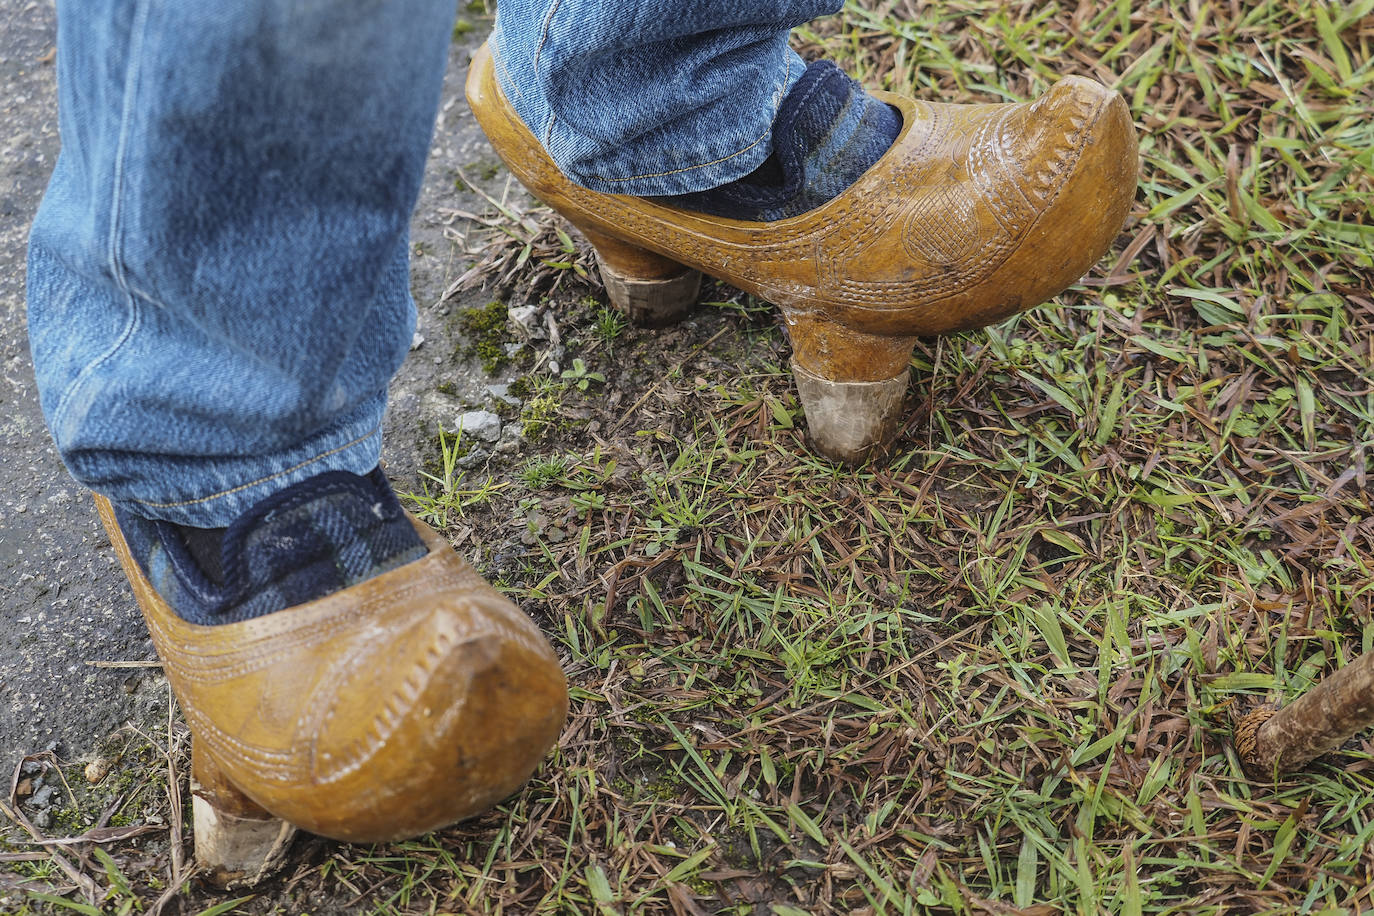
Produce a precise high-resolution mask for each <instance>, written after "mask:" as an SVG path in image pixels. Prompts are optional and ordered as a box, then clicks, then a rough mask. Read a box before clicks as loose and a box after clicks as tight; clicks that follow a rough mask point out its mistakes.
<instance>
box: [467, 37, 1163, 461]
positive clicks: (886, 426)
mask: <svg viewBox="0 0 1374 916" xmlns="http://www.w3.org/2000/svg"><path fill="white" fill-rule="evenodd" d="M875 95H876V97H878V98H880V99H882V100H883V101H885V102H888V103H889V104H891V105H893V106H895V107H896V108H897V109H898V110H900V111H901V113H902V116H903V118H904V121H905V124H904V127H903V130H902V133H901V135H900V136H899V137H898V139H897V141H896V142H895V143H894V144H893V146H892V148H891V149H890V150H888V152H887V153H886V154H885V155H884V156H883V157H882V158H881V159H880V160H879V161H878V162H877V163H876V164H875V165H874V166H873V167H872V168H870V169H869V170H868V171H867V172H866V173H865V174H864V175H863V176H862V177H861V178H860V179H859V180H858V181H857V182H855V183H854V184H853V185H852V186H851V187H850V188H849V189H848V190H846V191H845V192H844V193H842V194H841V195H840V196H838V197H836V198H835V199H834V200H832V201H830V202H829V203H827V204H825V205H823V206H821V207H818V208H816V209H815V210H812V211H809V212H807V213H804V214H802V215H800V216H796V217H792V218H791V219H786V220H779V221H777V222H767V223H751V222H743V221H740V220H732V219H726V218H723V217H717V216H708V215H705V214H700V213H693V212H690V211H686V210H681V209H675V208H672V207H667V206H663V205H661V204H658V203H655V202H653V200H652V199H647V198H641V197H628V196H624V195H617V194H603V193H599V192H596V191H590V190H587V189H586V188H583V187H580V186H578V185H576V184H574V183H573V182H571V181H570V180H568V179H567V178H566V177H565V176H564V175H563V174H562V173H560V172H559V170H558V168H557V167H556V166H555V165H554V163H553V160H552V159H550V158H549V156H548V154H547V153H546V152H545V151H544V149H543V147H542V146H541V145H540V144H539V142H538V140H537V139H536V138H535V137H534V135H533V134H532V133H530V131H529V130H528V128H526V126H525V124H524V123H523V122H522V121H521V120H520V118H519V116H518V115H517V114H516V113H515V110H514V109H513V108H512V107H511V106H510V104H509V103H508V102H507V101H506V98H505V96H504V95H503V94H502V92H501V88H500V86H499V84H498V82H497V80H496V75H495V68H494V67H493V62H492V57H491V53H490V51H489V49H488V48H487V47H486V46H483V48H482V49H481V50H479V51H478V53H477V54H476V56H475V57H474V58H473V61H472V66H471V69H470V70H469V71H468V79H467V97H468V103H469V104H470V105H471V106H472V110H473V112H474V113H475V114H476V116H477V120H478V122H479V123H480V124H481V126H482V129H483V130H484V131H485V132H486V134H487V138H488V139H489V140H490V141H491V144H492V146H493V147H494V148H495V149H496V152H497V154H498V155H500V157H501V158H502V159H503V160H504V161H505V163H506V164H507V166H509V168H510V170H511V172H512V173H513V174H514V175H515V176H516V178H518V179H519V180H520V181H521V182H523V183H524V185H525V186H526V187H527V188H529V190H530V191H531V192H532V193H533V194H534V195H535V196H536V197H538V198H540V199H541V200H543V201H544V202H545V203H547V204H548V205H549V206H551V207H553V208H554V209H555V210H557V211H558V212H560V213H562V214H563V215H564V216H565V217H567V218H568V220H569V221H571V222H572V223H573V224H574V225H576V226H577V227H578V228H579V229H581V231H582V232H583V233H584V234H585V235H586V236H587V238H588V239H589V240H590V241H591V243H592V245H593V246H594V247H595V248H596V252H597V257H598V260H599V262H600V265H601V275H602V279H603V280H604V281H605V285H606V290H607V293H608V294H609V296H610V298H611V300H612V302H614V303H615V304H616V305H617V306H619V307H621V308H622V309H624V310H625V311H627V312H628V313H629V314H630V316H631V318H633V319H635V320H637V321H639V322H640V323H642V324H649V325H659V324H665V323H668V322H670V321H672V320H674V319H675V318H677V317H679V316H680V315H681V314H683V312H684V311H685V310H686V309H688V308H690V307H691V305H692V304H693V303H694V302H695V299H696V295H697V287H698V283H699V279H700V278H699V276H698V274H697V272H698V271H701V272H704V273H707V274H709V275H711V276H713V277H717V278H719V279H722V280H725V281H726V282H728V283H731V284H733V285H735V286H737V287H739V288H740V289H743V290H745V291H747V292H750V293H753V294H754V295H756V296H758V297H760V298H762V299H765V300H767V301H769V302H772V303H774V304H775V305H777V306H779V307H780V308H781V309H782V312H783V317H784V319H785V321H786V323H787V327H788V331H789V334H790V337H791V341H792V348H793V369H794V372H795V375H796V378H797V385H798V389H799V393H800V395H801V399H802V403H803V405H804V407H805V408H806V416H807V423H808V425H809V427H810V431H811V435H812V438H813V440H814V441H815V443H816V446H817V448H818V449H819V450H820V451H821V452H822V453H824V454H826V455H828V456H830V457H832V458H836V459H839V460H844V461H851V462H853V461H860V460H862V459H863V458H865V457H866V456H867V455H869V454H870V453H871V452H873V451H874V450H878V449H881V448H883V447H885V446H886V445H887V444H888V443H889V441H890V439H891V437H892V435H893V434H894V433H895V430H896V426H897V423H898V420H899V419H900V417H901V409H902V401H903V397H904V395H905V392H906V388H907V367H908V364H909V362H910V358H911V350H912V348H913V346H914V345H915V340H916V338H917V337H921V336H926V335H931V334H941V333H945V332H949V331H959V330H965V329H969V328H976V327H982V326H984V325H987V324H990V323H992V322H994V321H998V320H1000V319H1002V318H1005V317H1007V316H1008V315H1011V314H1014V313H1015V312H1018V311H1021V310H1023V309H1027V308H1030V307H1032V306H1035V305H1037V304H1039V303H1041V302H1044V301H1045V300H1046V299H1048V298H1050V297H1051V296H1054V295H1055V294H1057V293H1059V292H1060V291H1062V290H1063V289H1064V288H1066V287H1067V286H1069V285H1070V284H1071V283H1073V282H1074V281H1076V280H1077V279H1078V278H1079V277H1080V276H1082V274H1083V273H1084V272H1085V271H1086V270H1087V269H1088V268H1089V267H1090V266H1092V264H1093V263H1094V262H1095V261H1097V259H1098V258H1100V257H1101V256H1102V254H1103V253H1104V252H1105V251H1106V250H1107V248H1108V246H1109V245H1110V244H1111V241H1112V239H1113V238H1114V237H1115V236H1116V234H1117V233H1118V232H1119V231H1120V229H1121V225H1122V222H1123V221H1124V220H1125V217H1126V212H1127V210H1128V209H1129V207H1130V203H1131V200H1132V198H1133V197H1134V196H1135V187H1136V172H1137V169H1138V165H1137V153H1136V135H1135V129H1134V127H1133V126H1132V124H1131V119H1130V116H1129V113H1128V111H1127V108H1126V104H1125V102H1124V101H1123V100H1122V99H1121V97H1120V96H1119V95H1117V94H1116V93H1114V92H1112V91H1110V90H1108V89H1107V88H1105V87H1104V86H1101V85H1100V84H1098V83H1095V82H1093V81H1092V80H1088V79H1083V78H1081V77H1068V78H1066V79H1063V80H1061V81H1060V82H1058V83H1056V84H1055V85H1054V86H1053V87H1052V88H1051V89H1050V90H1049V91H1048V92H1046V93H1045V95H1043V96H1042V97H1041V98H1039V99H1037V100H1035V101H1033V102H1028V103H1024V104H1005V105H947V104H938V103H930V102H920V101H916V100H913V99H909V98H903V97H900V96H896V95H892V94H890V93H875Z"/></svg>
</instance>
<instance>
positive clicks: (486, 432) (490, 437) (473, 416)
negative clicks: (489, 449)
mask: <svg viewBox="0 0 1374 916" xmlns="http://www.w3.org/2000/svg"><path fill="white" fill-rule="evenodd" d="M458 430H459V432H460V433H462V435H463V436H465V437H467V436H470V437H472V438H474V439H478V440H480V441H482V442H495V441H496V440H497V439H499V438H500V437H501V418H500V417H498V416H497V415H496V414H494V413H492V412H491V411H490V410H469V411H468V412H467V413H465V414H463V415H461V416H460V417H458Z"/></svg>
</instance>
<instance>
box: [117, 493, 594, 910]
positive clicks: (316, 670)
mask: <svg viewBox="0 0 1374 916" xmlns="http://www.w3.org/2000/svg"><path fill="white" fill-rule="evenodd" d="M96 504H97V508H98V509H99V512H100V518H101V520H102V521H103V522H104V524H105V530H106V531H107V532H108V533H109V535H110V540H111V542H112V543H113V545H114V548H115V552H116V553H117V554H118V556H119V560H120V563H121V564H122V565H123V567H124V572H125V574H126V575H127V576H128V578H129V582H130V583H131V584H132V586H133V590H134V594H135V596H136V597H137V599H138V603H139V607H140V608H141V609H142V611H143V616H144V619H145V620H146V621H147V624H148V630H149V632H150V633H151V634H152V637H153V644H154V645H155V646H156V647H157V652H158V655H159V656H160V657H161V658H162V661H163V667H164V670H165V672H166V674H167V679H168V680H169V681H170V682H171V685H172V690H173V691H174V692H175V693H176V696H177V699H178V700H179V701H180V703H181V709H182V712H183V714H184V715H185V717H186V722H187V724H188V725H189V726H190V728H191V733H192V736H193V754H194V761H193V764H194V770H195V776H196V781H197V783H198V784H199V788H198V790H197V797H196V802H197V808H196V821H197V824H196V826H197V839H198V846H197V854H198V856H202V858H203V857H204V855H203V854H208V855H209V858H210V859H212V861H210V862H205V863H203V864H205V865H206V866H207V868H208V869H209V870H210V871H211V872H219V874H218V875H217V877H219V879H220V882H221V883H227V882H229V881H232V880H234V879H235V878H238V879H239V880H241V881H243V882H244V883H248V882H251V881H252V880H253V878H254V877H256V875H252V874H247V873H248V872H252V871H253V870H254V869H258V870H259V871H261V870H262V866H263V865H264V860H265V859H266V858H268V857H270V856H272V855H274V854H277V855H279V852H280V850H281V847H282V846H283V845H284V843H285V840H286V838H287V837H289V831H286V830H285V828H283V826H282V825H281V824H280V823H277V822H276V821H274V820H273V818H279V819H281V820H282V821H285V822H287V823H288V824H291V825H294V826H297V827H300V828H302V829H305V830H308V831H310V832H312V833H317V834H320V835H322V836H326V837H331V838H334V839H339V840H347V841H351V842H374V841H383V840H396V839H402V838H405V837H412V836H417V835H419V834H422V833H427V832H429V831H431V830H435V829H437V828H439V827H443V826H446V825H448V824H451V823H454V822H455V821H459V820H462V819H464V818H468V817H472V816H474V815H477V814H480V813H482V812H484V811H486V810H487V809H488V808H490V807H491V806H492V805H494V804H496V803H497V802H499V801H500V800H501V799H502V798H504V797H505V796H507V795H509V794H510V793H512V792H513V791H515V790H516V789H517V788H518V787H519V786H520V785H521V784H522V783H523V782H524V781H525V780H526V779H527V778H528V777H529V775H530V773H531V772H533V770H534V768H535V766H536V764H538V762H539V760H540V759H541V758H542V757H543V756H544V754H545V752H546V751H548V749H549V748H550V747H551V746H552V745H553V742H554V741H555V740H556V739H557V737H558V733H559V731H560V730H561V728H562V726H563V721H564V719H565V717H566V715H567V709H568V693H567V681H566V680H565V678H564V676H563V672H562V669H561V668H560V667H559V664H558V659H557V658H556V657H555V656H554V654H553V651H552V649H550V647H549V644H548V642H547V641H546V640H545V639H544V636H543V634H541V633H540V632H539V629H538V627H536V626H535V625H534V623H533V622H532V621H530V619H529V618H527V617H526V616H525V615H524V614H522V613H521V612H520V610H519V608H517V607H516V606H515V605H513V604H511V603H510V602H509V601H507V600H506V599H505V598H503V597H501V596H500V595H499V594H498V593H497V592H496V591H495V590H494V589H492V587H491V586H490V585H488V584H487V583H486V581H485V580H483V579H482V577H481V576H479V575H478V574H477V573H476V571H475V570H473V569H472V567H471V566H469V565H468V564H467V563H466V562H465V561H464V560H463V559H462V558H461V557H459V556H458V555H457V554H456V553H454V551H453V549H452V548H451V547H449V545H448V544H447V543H446V542H445V541H444V539H443V538H442V537H440V536H439V535H438V534H436V533H435V532H434V531H433V530H431V529H430V528H429V527H428V526H426V525H424V524H423V523H421V522H419V521H417V520H415V519H412V522H413V524H414V525H415V528H416V531H417V532H418V533H419V535H420V538H421V540H422V541H423V542H424V544H425V546H426V547H427V548H428V550H429V553H428V554H427V555H425V556H424V557H423V558H421V559H419V560H416V561H415V562H413V563H409V564H407V565H404V566H401V567H398V568H396V569H393V570H391V571H389V572H386V573H383V574H382V575H380V576H377V577H375V578H373V579H369V580H368V581H366V582H363V583H360V584H358V585H355V586H352V587H350V588H347V589H344V590H342V591H338V592H334V593H333V594H330V595H326V596H325V597H323V598H319V599H316V600H314V601H310V602H307V603H305V604H300V605H297V606H295V607H291V608H287V609H286V610H282V611H278V612H276V613H273V614H267V615H265V616H262V617H257V618H254V619H252V620H247V621H243V622H241V623H230V624H224V625H221V626H198V625H196V624H191V623H188V622H186V621H185V620H183V619H181V618H180V617H178V616H177V615H176V613H175V612H174V611H173V610H172V609H171V608H170V607H168V606H167V604H166V602H164V601H163V600H162V598H161V597H160V596H159V595H158V594H157V592H156V591H155V590H154V589H153V587H152V585H151V584H150V583H149V582H148V580H147V579H146V578H145V577H144V575H143V572H142V570H140V568H139V566H138V564H137V563H136V562H135V561H134V559H133V557H132V556H131V555H130V552H129V549H128V546H127V545H126V543H125V541H124V536H123V534H122V532H121V531H120V528H119V524H118V522H117V521H116V519H115V516H114V512H113V510H112V508H111V506H110V504H109V502H108V501H106V500H105V499H104V498H102V497H99V496H97V497H96ZM207 806H208V809H209V810H206V808H207ZM203 820H204V821H205V823H202V821H203ZM202 827H205V828H206V829H204V830H202ZM202 847H208V848H202ZM274 851H275V852H274ZM267 864H269V865H270V863H267Z"/></svg>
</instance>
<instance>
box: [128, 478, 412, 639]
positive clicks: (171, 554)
mask: <svg viewBox="0 0 1374 916" xmlns="http://www.w3.org/2000/svg"><path fill="white" fill-rule="evenodd" d="M115 517H116V519H117V520H118V522H119V527H120V530H121V531H122V532H123V534H124V539H125V541H126V542H127V543H128V545H129V550H130V552H131V553H132V554H133V556H134V559H135V560H137V561H138V565H139V567H140V568H141V569H142V570H143V574H144V575H145V576H147V577H148V581H149V582H151V583H152V586H153V588H155V589H157V593H158V594H159V595H161V596H162V598H163V600H165V601H166V602H167V603H168V604H169V605H171V607H172V609H173V610H174V611H176V612H177V614H178V615H179V616H181V617H182V618H183V619H185V620H187V621H190V622H191V623H198V624H207V625H209V624H220V623H236V622H238V621H241V620H249V619H251V618H253V617H261V616H262V615H264V614H270V613H272V612H273V611H280V610H282V609H283V608H288V607H292V606H293V605H297V604H304V603H305V602H307V601H313V600H314V599H316V598H322V597H324V596H325V595H328V594H330V593H331V592H336V591H339V590H341V589H345V588H348V587H349V586H352V585H356V584H358V583H359V582H364V581H366V580H368V579H371V578H373V577H374V576H378V575H381V574H382V573H384V572H386V571H387V570H389V569H395V568H396V567H398V566H401V565H403V564H406V563H410V562H412V561H414V560H418V559H419V558H420V557H422V556H424V555H425V553H426V552H427V551H426V549H425V546H424V543H423V542H422V541H421V540H420V536H419V535H418V534H416V532H415V528H414V526H413V525H411V523H410V519H409V518H407V517H406V514H405V511H404V510H403V509H402V508H401V504H400V503H399V502H398V501H397V499H396V494H395V493H393V492H392V490H391V485H390V484H388V483H387V480H386V477H385V476H384V475H383V474H382V472H381V470H380V469H378V470H374V471H373V472H372V473H371V474H368V475H367V476H366V477H359V476H358V475H357V474H349V473H347V472H345V471H328V472H326V473H324V474H320V475H318V476H316V477H311V478H309V479H308V480H303V481H301V482H300V483H298V484H295V485H293V486H290V487H287V488H286V489H285V490H282V491H281V492H279V493H276V494H274V495H272V496H269V497H268V498H267V499H265V500H263V501H262V502H260V503H258V504H257V505H256V506H254V507H253V508H252V509H250V510H249V511H248V512H246V513H244V514H243V515H242V516H240V517H239V518H238V519H236V520H235V521H234V523H233V524H232V525H230V526H229V527H228V528H223V529H188V528H183V527H181V526H179V525H173V524H172V523H170V522H164V521H158V520H152V519H145V518H142V517H140V516H137V515H132V514H130V513H128V512H125V511H123V510H120V509H116V510H115ZM216 546H218V548H219V550H218V556H217V557H216V556H215V552H216V551H215V548H216Z"/></svg>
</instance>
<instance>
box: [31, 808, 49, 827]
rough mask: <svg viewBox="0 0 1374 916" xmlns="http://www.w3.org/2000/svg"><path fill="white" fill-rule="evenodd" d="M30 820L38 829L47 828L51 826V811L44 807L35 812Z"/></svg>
mask: <svg viewBox="0 0 1374 916" xmlns="http://www.w3.org/2000/svg"><path fill="white" fill-rule="evenodd" d="M31 820H32V821H33V825H34V826H35V827H37V828H38V829H39V830H47V829H48V828H49V827H51V826H52V811H50V810H49V809H47V808H44V809H43V810H42V811H39V812H38V813H37V814H35V815H34V816H33V817H32V818H31Z"/></svg>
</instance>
